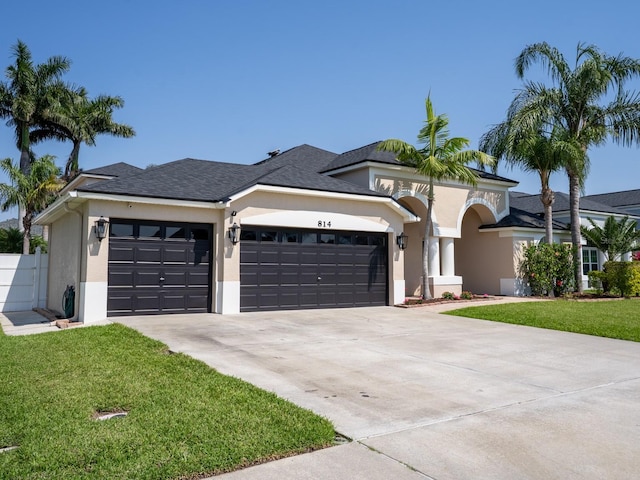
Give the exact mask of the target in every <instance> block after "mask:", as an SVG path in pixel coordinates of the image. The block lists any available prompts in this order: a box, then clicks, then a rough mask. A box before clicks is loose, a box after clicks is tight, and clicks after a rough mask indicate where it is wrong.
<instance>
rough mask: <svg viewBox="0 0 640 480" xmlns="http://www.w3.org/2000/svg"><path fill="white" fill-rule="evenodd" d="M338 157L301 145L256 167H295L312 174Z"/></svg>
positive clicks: (257, 164)
mask: <svg viewBox="0 0 640 480" xmlns="http://www.w3.org/2000/svg"><path fill="white" fill-rule="evenodd" d="M336 156H338V154H337V153H333V152H329V151H327V150H322V149H321V148H316V147H313V146H311V145H307V144H303V145H300V146H298V147H294V148H290V149H289V150H286V151H284V152H282V153H280V154H278V155H276V156H275V157H271V158H267V159H266V160H262V161H261V162H258V163H256V164H255V165H256V166H262V167H266V168H271V169H273V168H277V167H283V166H285V165H297V166H300V167H304V168H306V169H308V170H311V171H314V172H320V171H322V170H323V169H324V168H326V166H327V165H328V164H329V163H330V162H331V161H332V160H333V159H334V158H336Z"/></svg>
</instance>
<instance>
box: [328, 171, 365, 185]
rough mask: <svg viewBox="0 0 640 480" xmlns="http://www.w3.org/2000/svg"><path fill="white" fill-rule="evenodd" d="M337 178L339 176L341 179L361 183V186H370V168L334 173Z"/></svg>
mask: <svg viewBox="0 0 640 480" xmlns="http://www.w3.org/2000/svg"><path fill="white" fill-rule="evenodd" d="M332 176H333V177H335V178H339V179H340V180H345V181H347V182H351V183H355V184H356V185H360V186H361V187H365V188H369V169H368V168H360V169H358V170H350V171H348V172H343V173H339V174H337V175H332Z"/></svg>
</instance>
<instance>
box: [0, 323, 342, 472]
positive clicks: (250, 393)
mask: <svg viewBox="0 0 640 480" xmlns="http://www.w3.org/2000/svg"><path fill="white" fill-rule="evenodd" d="M0 366H1V368H0V448H2V447H8V446H16V445H17V446H19V448H17V449H15V450H12V451H6V452H2V453H0V478H3V479H4V478H7V479H9V478H11V479H13V478H15V479H18V478H20V479H30V478H31V479H36V478H37V479H62V478H65V479H67V478H73V479H79V478H122V479H133V478H135V479H146V478H148V479H164V478H198V477H201V476H204V474H209V475H211V474H214V473H220V472H223V471H229V470H233V469H236V468H238V467H241V466H246V465H250V464H253V463H256V462H262V461H265V460H269V459H273V458H278V457H282V456H286V455H291V454H295V453H299V452H305V451H308V450H309V449H316V448H322V447H325V446H328V445H330V444H331V443H332V440H333V437H334V431H333V426H332V425H331V423H330V422H329V421H328V420H326V419H323V418H320V417H318V416H317V415H315V414H313V413H311V412H309V411H307V410H304V409H302V408H299V407H296V406H295V405H293V404H291V403H289V402H287V401H285V400H282V399H280V398H278V397H277V396H276V395H274V394H271V393H268V392H265V391H262V390H260V389H258V388H256V387H253V386H252V385H250V384H248V383H245V382H243V381H240V380H238V379H236V378H231V377H227V376H224V375H221V374H219V373H217V372H216V371H215V370H212V369H211V368H209V367H208V366H206V365H205V364H204V363H201V362H199V361H196V360H193V359H192V358H190V357H187V356H186V355H181V354H170V353H169V352H168V350H167V347H166V346H165V345H164V344H162V343H160V342H157V341H154V340H151V339H149V338H146V337H144V336H143V335H140V334H138V333H137V332H135V331H134V330H131V329H129V328H126V327H124V326H122V325H117V324H114V325H109V326H102V327H89V328H78V329H72V330H68V331H62V332H53V333H45V334H40V335H31V336H24V337H7V336H5V335H4V334H2V333H0ZM120 410H125V411H128V412H129V413H128V416H126V417H123V418H114V419H111V420H107V421H96V420H94V419H93V418H92V417H93V416H94V415H95V414H96V412H104V411H120Z"/></svg>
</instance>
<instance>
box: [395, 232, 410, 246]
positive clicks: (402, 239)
mask: <svg viewBox="0 0 640 480" xmlns="http://www.w3.org/2000/svg"><path fill="white" fill-rule="evenodd" d="M408 239H409V237H408V236H407V235H405V233H404V232H402V233H401V234H400V235H398V236H397V237H396V243H397V244H398V247H400V250H404V249H405V248H407V241H408Z"/></svg>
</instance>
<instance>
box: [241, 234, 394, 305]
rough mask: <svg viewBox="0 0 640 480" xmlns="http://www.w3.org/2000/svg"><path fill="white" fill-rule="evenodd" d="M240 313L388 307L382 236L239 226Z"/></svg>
mask: <svg viewBox="0 0 640 480" xmlns="http://www.w3.org/2000/svg"><path fill="white" fill-rule="evenodd" d="M239 246H240V310H241V311H243V312H248V311H255V310H287V309H311V308H335V307H360V306H372V305H386V304H387V292H388V288H387V238H386V234H384V233H369V232H334V231H326V230H321V231H316V230H293V229H288V230H284V229H277V228H269V227H251V226H243V227H242V230H241V234H240V244H239Z"/></svg>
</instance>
